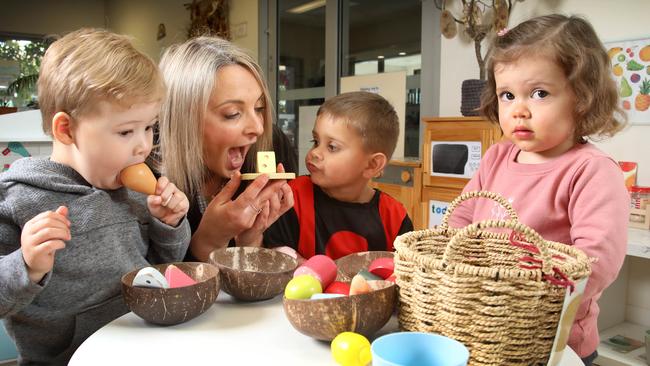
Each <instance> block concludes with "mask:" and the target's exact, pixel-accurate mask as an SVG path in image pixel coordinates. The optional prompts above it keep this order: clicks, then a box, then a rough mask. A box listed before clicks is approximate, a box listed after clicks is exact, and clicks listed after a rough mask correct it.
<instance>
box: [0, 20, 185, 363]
mask: <svg viewBox="0 0 650 366" xmlns="http://www.w3.org/2000/svg"><path fill="white" fill-rule="evenodd" d="M164 92H165V88H164V82H163V79H162V77H161V75H160V73H159V71H158V68H157V67H156V64H155V63H154V62H153V61H152V60H151V59H150V58H148V57H147V56H145V55H144V54H142V53H140V52H139V51H137V50H136V49H135V48H134V47H133V45H132V44H131V42H130V41H129V40H128V39H127V38H126V37H124V36H120V35H116V34H113V33H110V32H107V31H104V30H97V29H81V30H78V31H75V32H72V33H70V34H68V35H66V36H65V37H63V38H61V39H60V40H58V41H56V42H54V43H53V44H52V45H51V46H50V48H49V49H48V50H47V52H46V53H45V56H44V57H43V60H42V63H41V74H40V78H39V81H38V94H39V104H40V106H41V113H42V117H43V129H44V131H45V132H46V133H47V134H49V135H51V136H52V140H53V150H52V155H51V157H50V158H49V159H34V158H25V159H21V160H18V161H16V162H15V163H14V164H12V166H11V168H10V169H9V170H8V171H7V172H5V173H3V174H1V175H0V316H1V317H2V318H3V320H4V323H5V326H6V327H7V331H8V332H9V334H10V335H11V336H12V337H13V338H14V340H15V342H16V346H17V348H18V351H19V354H20V356H19V363H20V364H21V365H28V364H29V365H31V364H67V362H68V360H69V359H70V357H71V356H72V354H73V353H74V351H75V350H76V349H77V347H78V346H79V345H80V344H81V343H82V342H83V341H84V340H85V339H86V338H87V337H88V336H90V335H91V334H92V333H93V332H94V331H96V330H97V329H99V328H100V327H102V326H103V325H105V324H106V323H108V322H110V321H111V320H113V319H115V318H117V317H119V316H121V315H123V314H125V313H126V312H127V311H128V310H127V308H126V307H125V305H124V303H123V301H122V297H121V294H120V277H121V276H122V275H123V274H124V273H126V272H129V271H131V270H134V269H137V268H141V267H145V266H148V265H149V264H150V263H164V262H174V261H179V260H182V259H183V257H184V255H185V252H186V250H187V246H188V244H189V241H190V230H189V225H188V223H187V219H186V218H185V214H186V213H187V209H188V207H189V202H188V200H187V197H186V196H185V194H183V192H181V191H180V190H178V189H177V188H176V186H175V185H174V184H173V183H171V182H169V180H168V179H167V178H165V177H161V178H159V179H158V181H157V182H156V190H155V194H153V195H150V196H145V195H144V194H141V193H137V192H133V191H130V190H127V189H126V188H124V187H123V186H122V182H121V181H120V178H119V173H120V171H121V170H122V169H124V168H125V167H127V166H129V165H133V164H137V163H142V162H144V160H145V159H146V157H147V156H148V155H149V153H150V152H151V149H152V144H153V127H154V124H155V123H156V122H157V116H158V112H159V108H160V101H161V99H162V97H163V95H164Z"/></svg>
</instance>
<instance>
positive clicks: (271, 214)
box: [235, 164, 293, 246]
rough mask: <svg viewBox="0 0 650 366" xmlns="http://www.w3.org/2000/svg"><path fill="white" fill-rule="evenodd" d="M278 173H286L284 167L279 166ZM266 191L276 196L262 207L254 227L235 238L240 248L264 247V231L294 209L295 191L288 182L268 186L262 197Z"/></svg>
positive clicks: (277, 182)
mask: <svg viewBox="0 0 650 366" xmlns="http://www.w3.org/2000/svg"><path fill="white" fill-rule="evenodd" d="M276 171H277V172H278V173H284V166H282V164H278V167H277V170H276ZM266 190H270V191H271V192H273V193H275V194H271V195H270V197H269V199H268V201H267V203H265V204H264V206H263V207H260V208H261V209H262V210H261V212H260V214H259V215H257V218H256V220H255V222H254V223H253V226H252V227H251V228H250V229H248V230H244V231H242V232H241V233H239V234H238V235H237V236H235V241H236V242H237V245H238V246H251V245H252V246H260V245H262V236H263V233H264V230H266V229H267V228H268V227H269V226H271V225H272V224H273V223H274V222H275V221H276V220H277V219H278V218H279V217H280V216H282V215H283V214H284V213H285V212H287V211H288V210H289V209H290V208H291V207H293V191H292V190H291V187H289V185H288V184H287V181H286V180H278V181H274V182H273V183H271V184H269V185H267V186H266V187H265V188H264V189H263V190H262V192H261V193H260V196H262V195H263V194H264V193H265V191H266Z"/></svg>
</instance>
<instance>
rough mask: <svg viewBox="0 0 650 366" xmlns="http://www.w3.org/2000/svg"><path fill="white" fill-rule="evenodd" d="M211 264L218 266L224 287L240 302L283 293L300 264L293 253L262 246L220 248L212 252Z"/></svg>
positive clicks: (267, 297)
mask: <svg viewBox="0 0 650 366" xmlns="http://www.w3.org/2000/svg"><path fill="white" fill-rule="evenodd" d="M210 263H212V264H214V265H215V266H217V267H218V268H219V272H220V273H221V286H222V289H223V290H224V291H225V292H226V293H228V294H229V295H230V296H232V297H234V298H235V299H237V300H241V301H261V300H267V299H271V298H273V297H275V296H277V295H279V294H281V293H282V292H283V291H284V288H285V286H286V285H287V283H288V282H289V281H290V280H291V278H292V276H293V271H295V269H296V266H297V265H298V262H297V261H296V259H295V258H293V257H291V256H290V255H287V254H284V253H282V252H279V251H277V250H273V249H267V248H259V247H234V248H221V249H217V250H214V251H213V252H212V253H210Z"/></svg>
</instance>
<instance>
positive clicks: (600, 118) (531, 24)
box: [480, 14, 626, 141]
mask: <svg viewBox="0 0 650 366" xmlns="http://www.w3.org/2000/svg"><path fill="white" fill-rule="evenodd" d="M522 56H526V57H530V56H547V57H551V59H553V60H555V62H557V64H558V65H559V66H560V67H561V68H562V70H564V74H565V75H566V77H567V80H568V81H569V84H570V85H571V87H572V89H573V92H574V93H575V95H576V105H575V109H574V111H573V113H574V115H573V117H574V120H575V121H576V126H575V136H576V139H577V140H578V141H584V138H585V137H588V136H603V137H611V136H613V135H614V134H616V133H617V132H618V131H620V130H621V129H622V128H623V127H624V126H625V124H626V118H625V114H624V113H623V111H622V109H621V107H620V106H619V105H618V92H617V89H616V83H615V82H614V79H613V78H612V77H611V71H610V68H611V64H610V60H609V56H608V55H607V52H606V50H605V48H604V47H603V44H602V43H601V42H600V39H599V38H598V36H597V35H596V32H595V31H594V29H593V27H592V26H591V24H590V23H589V22H588V21H586V20H584V19H582V18H580V17H577V16H565V15H560V14H551V15H545V16H540V17H536V18H532V19H529V20H527V21H525V22H523V23H521V24H519V25H517V26H516V27H514V28H513V29H511V30H509V31H507V33H505V34H503V35H500V36H498V37H496V38H495V40H494V42H493V44H492V50H491V53H490V58H489V60H488V65H487V70H488V80H487V85H486V87H485V89H484V90H483V93H482V95H481V108H480V112H481V114H482V115H484V116H485V117H486V118H488V119H489V120H491V121H493V122H496V123H498V121H499V105H498V96H497V94H496V83H495V79H494V67H495V65H496V64H500V63H509V62H513V61H515V60H517V59H518V58H520V57H522Z"/></svg>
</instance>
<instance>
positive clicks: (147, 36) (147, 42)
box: [106, 0, 190, 62]
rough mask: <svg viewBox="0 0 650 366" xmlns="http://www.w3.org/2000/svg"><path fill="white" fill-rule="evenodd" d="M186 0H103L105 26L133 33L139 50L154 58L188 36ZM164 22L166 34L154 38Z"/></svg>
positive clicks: (114, 30)
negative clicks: (159, 26) (104, 1)
mask: <svg viewBox="0 0 650 366" xmlns="http://www.w3.org/2000/svg"><path fill="white" fill-rule="evenodd" d="M187 2H188V0H138V1H131V0H110V1H107V2H106V22H107V28H109V29H110V30H112V31H113V32H116V33H121V34H127V35H130V36H132V37H134V38H135V39H134V44H135V46H136V47H137V48H138V50H140V51H142V52H144V53H146V54H148V55H149V56H150V57H151V58H153V59H154V60H155V61H156V62H157V61H158V60H159V59H160V56H161V55H162V52H163V51H164V49H165V48H166V47H168V46H169V45H171V44H173V43H177V42H182V41H184V40H185V39H187V28H188V27H189V22H190V13H189V11H188V10H187V9H185V6H184V5H183V4H184V3H187ZM160 23H163V24H165V29H166V33H167V35H166V36H165V37H164V38H162V39H161V40H157V39H156V36H157V34H158V24H160Z"/></svg>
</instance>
